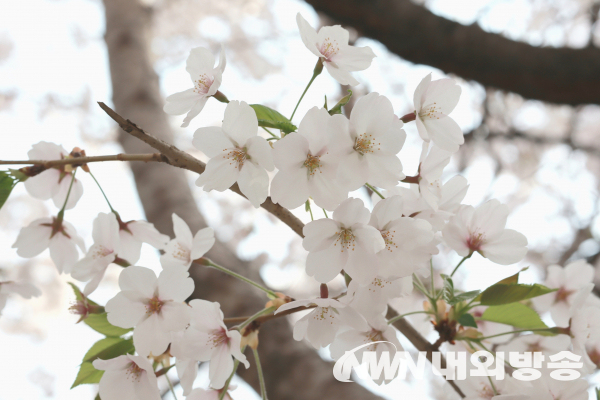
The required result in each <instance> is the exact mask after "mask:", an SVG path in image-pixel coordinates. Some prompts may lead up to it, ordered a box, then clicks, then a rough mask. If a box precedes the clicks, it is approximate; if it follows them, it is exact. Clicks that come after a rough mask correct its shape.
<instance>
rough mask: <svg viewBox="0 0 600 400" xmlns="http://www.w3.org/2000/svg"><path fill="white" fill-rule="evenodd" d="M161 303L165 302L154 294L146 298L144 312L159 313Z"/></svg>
mask: <svg viewBox="0 0 600 400" xmlns="http://www.w3.org/2000/svg"><path fill="white" fill-rule="evenodd" d="M163 304H165V303H164V302H162V301H161V300H160V299H159V298H158V296H156V295H155V296H154V297H153V298H151V299H150V300H148V303H147V304H146V314H158V313H160V310H161V309H162V306H163Z"/></svg>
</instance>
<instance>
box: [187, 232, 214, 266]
mask: <svg viewBox="0 0 600 400" xmlns="http://www.w3.org/2000/svg"><path fill="white" fill-rule="evenodd" d="M214 244H215V232H214V231H213V229H212V228H204V229H200V230H199V231H198V232H197V233H196V235H195V236H194V240H193V242H192V254H191V258H192V260H197V259H198V258H200V257H202V256H204V255H205V254H206V253H207V252H208V251H209V250H210V249H211V248H212V247H213V245H214Z"/></svg>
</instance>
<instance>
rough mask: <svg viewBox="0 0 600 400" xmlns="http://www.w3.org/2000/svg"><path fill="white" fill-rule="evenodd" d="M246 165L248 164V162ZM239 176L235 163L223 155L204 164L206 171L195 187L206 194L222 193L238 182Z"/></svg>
mask: <svg viewBox="0 0 600 400" xmlns="http://www.w3.org/2000/svg"><path fill="white" fill-rule="evenodd" d="M247 163H248V164H250V162H247ZM265 173H266V172H265ZM239 175H240V170H239V169H238V165H237V163H234V162H232V160H229V159H228V158H226V157H225V156H224V155H223V156H217V157H214V158H211V159H210V160H209V161H208V163H206V169H205V170H204V172H203V173H202V175H200V177H199V178H198V179H197V180H196V185H197V186H201V187H204V190H205V191H207V192H209V191H211V190H217V191H219V192H224V191H225V190H227V189H229V188H230V187H231V185H233V184H234V183H235V182H236V181H237V180H238V177H239Z"/></svg>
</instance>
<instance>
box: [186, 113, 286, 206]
mask: <svg viewBox="0 0 600 400" xmlns="http://www.w3.org/2000/svg"><path fill="white" fill-rule="evenodd" d="M193 144H194V146H195V147H196V148H197V149H198V150H201V151H202V152H204V154H206V155H207V156H208V157H210V160H209V161H208V163H207V164H206V170H205V171H204V172H203V173H202V174H201V175H200V177H199V178H198V180H197V181H196V185H198V186H203V187H204V190H205V191H207V192H208V191H211V190H217V191H219V192H223V191H225V190H227V189H229V188H230V187H231V185H233V184H234V183H235V182H237V183H238V185H239V187H240V191H241V192H242V193H243V194H244V195H245V196H246V197H247V198H248V200H250V202H251V203H252V205H253V206H254V207H259V206H260V205H261V204H262V203H263V202H264V201H265V200H266V198H267V195H268V191H269V175H268V174H267V171H272V170H273V169H274V168H275V166H274V165H273V156H272V154H271V150H272V149H271V147H270V146H269V144H268V143H267V141H266V140H265V139H264V138H262V137H260V136H258V119H257V118H256V113H255V112H254V110H253V109H252V107H250V106H249V105H248V104H247V103H246V102H243V101H242V102H239V101H232V102H230V103H229V104H227V108H226V109H225V117H224V119H223V125H222V126H221V127H216V126H211V127H206V128H200V129H198V130H197V131H196V132H195V133H194V140H193Z"/></svg>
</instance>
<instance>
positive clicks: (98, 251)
mask: <svg viewBox="0 0 600 400" xmlns="http://www.w3.org/2000/svg"><path fill="white" fill-rule="evenodd" d="M94 247H95V248H94V251H93V252H92V258H94V259H98V258H103V257H106V256H107V255H109V254H112V253H113V252H114V251H113V250H111V249H108V248H106V247H104V246H102V245H101V244H96V245H94Z"/></svg>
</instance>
